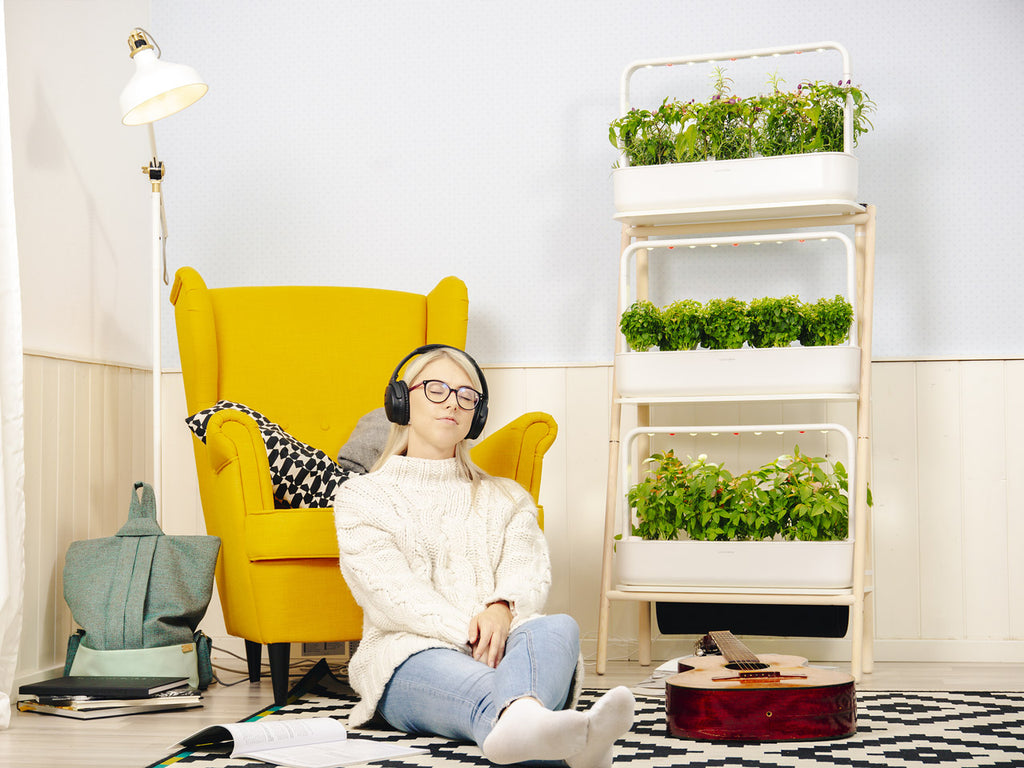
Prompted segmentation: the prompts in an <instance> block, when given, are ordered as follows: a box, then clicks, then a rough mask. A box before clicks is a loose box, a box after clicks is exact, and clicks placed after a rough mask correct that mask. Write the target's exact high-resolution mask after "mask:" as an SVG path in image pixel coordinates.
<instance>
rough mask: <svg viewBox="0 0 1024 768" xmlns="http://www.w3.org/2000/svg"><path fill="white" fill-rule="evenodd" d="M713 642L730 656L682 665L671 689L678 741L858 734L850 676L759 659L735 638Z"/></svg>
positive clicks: (669, 705) (790, 659)
mask: <svg viewBox="0 0 1024 768" xmlns="http://www.w3.org/2000/svg"><path fill="white" fill-rule="evenodd" d="M709 637H711V638H713V639H714V641H715V644H717V645H718V647H719V648H720V649H721V650H722V653H723V655H722V656H697V657H693V658H691V659H687V660H686V663H685V664H684V663H683V662H680V665H679V667H680V673H679V674H677V675H674V676H672V677H670V678H669V679H668V680H667V681H666V683H665V707H666V714H667V718H668V730H669V733H670V734H672V735H673V736H677V737H679V738H685V739H695V740H698V741H753V742H760V741H799V740H812V739H840V738H844V737H847V736H852V735H853V734H854V732H855V731H856V730H857V709H856V707H857V704H856V696H855V691H854V684H853V678H852V677H850V676H849V675H847V674H844V673H842V672H838V671H835V670H828V669H816V668H814V667H808V666H807V660H806V659H803V658H801V657H799V656H781V655H778V654H761V655H759V656H754V655H753V654H751V653H750V652H749V651H747V649H746V648H745V647H744V646H743V645H742V644H740V643H739V641H738V640H736V639H735V638H734V637H733V636H732V634H731V633H728V632H713V633H711V634H710V635H709ZM706 640H707V639H706V638H705V641H704V642H706ZM723 646H726V647H723Z"/></svg>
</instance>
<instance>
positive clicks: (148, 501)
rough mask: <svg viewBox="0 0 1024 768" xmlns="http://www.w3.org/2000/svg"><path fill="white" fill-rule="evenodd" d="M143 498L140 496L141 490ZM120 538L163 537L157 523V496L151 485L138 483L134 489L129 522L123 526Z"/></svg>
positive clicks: (119, 532)
mask: <svg viewBox="0 0 1024 768" xmlns="http://www.w3.org/2000/svg"><path fill="white" fill-rule="evenodd" d="M140 488H141V489H142V496H141V498H140V496H139V489H140ZM116 535H118V536H163V535H164V532H163V531H162V530H160V525H159V524H158V523H157V521H156V494H155V493H154V492H153V486H151V485H150V484H149V483H143V482H137V483H135V487H134V488H133V489H132V502H131V505H130V506H129V507H128V522H126V523H125V524H124V525H122V526H121V530H119V531H118V532H117V534H116Z"/></svg>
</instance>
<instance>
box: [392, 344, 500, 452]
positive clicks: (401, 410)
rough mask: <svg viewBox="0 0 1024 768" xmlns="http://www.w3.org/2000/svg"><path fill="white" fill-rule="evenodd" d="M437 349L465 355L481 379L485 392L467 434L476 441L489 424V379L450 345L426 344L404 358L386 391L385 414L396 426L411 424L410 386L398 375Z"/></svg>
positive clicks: (460, 351)
mask: <svg viewBox="0 0 1024 768" xmlns="http://www.w3.org/2000/svg"><path fill="white" fill-rule="evenodd" d="M435 349H453V350H455V351H456V352H458V353H459V354H461V355H464V356H465V358H466V359H467V360H469V363H470V365H472V366H473V370H475V371H476V375H477V376H478V377H480V387H481V389H483V392H481V393H480V401H479V402H478V403H477V404H476V408H475V409H474V411H473V421H472V422H471V423H470V425H469V432H468V433H467V434H466V438H467V439H469V440H475V439H476V438H478V437H480V433H481V432H483V431H484V424H486V423H487V379H485V378H484V372H483V371H481V370H480V366H479V365H477V364H476V360H474V359H473V358H472V357H470V356H469V355H468V354H466V352H464V351H463V350H461V349H459V348H458V347H452V346H449V345H448V344H425V345H424V346H422V347H417V348H416V349H414V350H413V351H412V352H410V353H409V354H408V355H406V356H405V357H403V358H402V361H401V362H400V363H399V364H398V365H397V366H396V367H395V372H394V373H392V374H391V381H389V382H388V386H387V389H385V390H384V413H386V414H387V417H388V421H390V422H393V423H395V424H408V423H409V385H408V384H406V383H405V381H404V380H402V379H400V378H398V374H399V373H400V372H401V370H402V368H403V367H404V366H405V364H406V363H407V362H409V361H410V360H412V358H414V357H416V356H417V355H422V354H424V353H426V352H431V351H433V350H435Z"/></svg>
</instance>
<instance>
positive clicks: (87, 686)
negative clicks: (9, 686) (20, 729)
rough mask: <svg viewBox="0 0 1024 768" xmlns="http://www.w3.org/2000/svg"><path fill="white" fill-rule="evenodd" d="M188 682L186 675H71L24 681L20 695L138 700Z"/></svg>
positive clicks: (20, 688) (19, 691) (19, 689)
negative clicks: (32, 681) (35, 681)
mask: <svg viewBox="0 0 1024 768" xmlns="http://www.w3.org/2000/svg"><path fill="white" fill-rule="evenodd" d="M184 685H188V678H187V677H103V676H84V675H72V676H70V677H55V678H53V679H52V680H40V681H39V682H38V683H26V684H25V685H22V686H20V687H19V688H18V693H20V694H22V695H34V696H96V697H101V698H104V699H141V698H145V697H146V696H152V695H153V694H155V693H160V692H161V691H168V690H170V689H172V688H180V687H181V686H184Z"/></svg>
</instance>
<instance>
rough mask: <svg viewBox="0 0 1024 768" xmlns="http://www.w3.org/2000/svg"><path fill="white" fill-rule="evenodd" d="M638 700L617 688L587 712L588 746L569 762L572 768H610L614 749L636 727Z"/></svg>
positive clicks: (626, 689)
mask: <svg viewBox="0 0 1024 768" xmlns="http://www.w3.org/2000/svg"><path fill="white" fill-rule="evenodd" d="M635 710H636V699H634V698H633V694H632V693H631V692H630V690H629V688H626V687H625V686H622V685H620V686H618V687H617V688H612V689H611V690H610V691H608V692H607V693H606V694H605V695H604V696H602V697H601V698H600V699H598V700H597V701H596V702H594V706H592V707H591V708H590V709H589V710H588V711H587V712H586V715H587V744H586V746H585V747H584V748H583V749H582V750H581V751H580V752H578V753H576V754H574V755H572V756H571V757H569V758H568V759H566V761H565V762H566V763H567V764H568V765H569V768H610V766H611V764H612V745H613V744H614V743H615V742H616V741H618V739H619V738H620V737H621V736H624V735H625V734H627V733H629V729H630V728H632V727H633V715H634V712H635Z"/></svg>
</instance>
